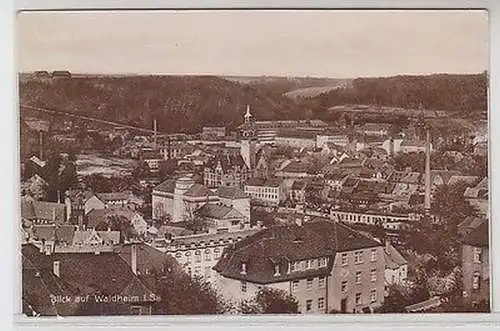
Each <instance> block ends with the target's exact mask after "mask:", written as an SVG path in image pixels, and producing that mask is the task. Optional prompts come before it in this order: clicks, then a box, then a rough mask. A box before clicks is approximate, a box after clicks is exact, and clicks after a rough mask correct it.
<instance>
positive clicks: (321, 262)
mask: <svg viewBox="0 0 500 331" xmlns="http://www.w3.org/2000/svg"><path fill="white" fill-rule="evenodd" d="M318 267H320V268H322V267H326V257H320V258H319V260H318Z"/></svg>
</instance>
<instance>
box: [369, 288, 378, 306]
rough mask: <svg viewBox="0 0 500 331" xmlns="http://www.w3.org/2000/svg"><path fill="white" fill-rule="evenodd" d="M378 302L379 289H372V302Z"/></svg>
mask: <svg viewBox="0 0 500 331" xmlns="http://www.w3.org/2000/svg"><path fill="white" fill-rule="evenodd" d="M374 302H377V290H371V291H370V303H374Z"/></svg>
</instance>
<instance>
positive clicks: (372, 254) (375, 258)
mask: <svg viewBox="0 0 500 331" xmlns="http://www.w3.org/2000/svg"><path fill="white" fill-rule="evenodd" d="M370 261H371V262H375V261H377V250H376V249H372V252H371V257H370Z"/></svg>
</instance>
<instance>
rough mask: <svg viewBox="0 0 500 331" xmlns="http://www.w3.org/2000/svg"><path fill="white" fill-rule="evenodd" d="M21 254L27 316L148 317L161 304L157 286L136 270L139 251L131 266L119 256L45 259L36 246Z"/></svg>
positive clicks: (49, 256)
mask: <svg viewBox="0 0 500 331" xmlns="http://www.w3.org/2000/svg"><path fill="white" fill-rule="evenodd" d="M132 250H134V251H135V250H136V248H135V247H134V246H133V247H132ZM21 252H22V256H23V301H24V305H23V306H24V307H25V313H29V314H31V315H40V316H46V315H63V316H64V315H147V314H151V313H152V307H153V306H154V304H155V303H156V302H158V301H159V300H161V298H160V297H159V296H158V295H157V294H156V293H155V288H154V286H152V284H151V283H150V282H147V279H146V278H145V277H142V276H140V275H138V274H137V270H134V268H133V267H132V268H131V267H130V265H132V266H134V265H135V266H136V265H137V264H138V263H137V254H136V253H135V252H134V253H132V254H131V257H130V258H131V261H130V264H129V263H127V261H125V260H124V259H123V258H122V257H121V256H120V255H119V254H117V253H114V252H104V253H100V254H95V253H81V254H67V253H52V254H44V253H42V252H40V249H39V248H38V247H36V246H34V245H31V244H26V245H23V247H22V250H21ZM153 285H154V284H153ZM68 297H69V299H68ZM76 298H78V299H76Z"/></svg>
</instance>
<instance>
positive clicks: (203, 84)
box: [19, 76, 305, 133]
mask: <svg viewBox="0 0 500 331" xmlns="http://www.w3.org/2000/svg"><path fill="white" fill-rule="evenodd" d="M19 85H20V86H19V90H20V100H21V104H25V105H31V106H38V107H46V108H51V109H58V110H64V111H70V112H75V113H79V114H84V115H87V116H94V117H97V118H101V119H105V120H114V121H118V122H121V123H125V124H130V125H136V126H140V127H144V128H150V127H151V126H152V122H153V119H154V118H157V120H158V129H159V130H160V131H162V132H167V133H168V132H186V133H194V132H199V131H200V130H201V128H202V127H203V126H204V125H225V126H227V127H229V128H235V127H236V126H237V125H239V124H241V122H242V118H243V116H242V115H243V114H244V111H245V108H246V105H247V104H249V105H250V106H251V107H252V112H253V113H254V114H255V116H256V117H257V118H258V119H261V120H271V119H278V118H289V119H298V118H303V117H304V114H305V112H303V111H301V110H300V108H299V106H298V105H297V104H296V103H294V102H293V101H291V100H289V99H288V98H286V97H284V96H279V95H270V94H266V93H262V92H260V91H259V90H258V89H256V88H253V87H251V86H248V85H243V84H240V83H238V82H235V81H229V80H225V79H222V78H218V77H212V76H124V77H116V76H115V77H111V76H109V77H106V76H102V77H95V76H94V77H87V78H86V77H80V78H56V79H37V78H31V79H29V78H24V79H23V80H22V81H20V84H19Z"/></svg>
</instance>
